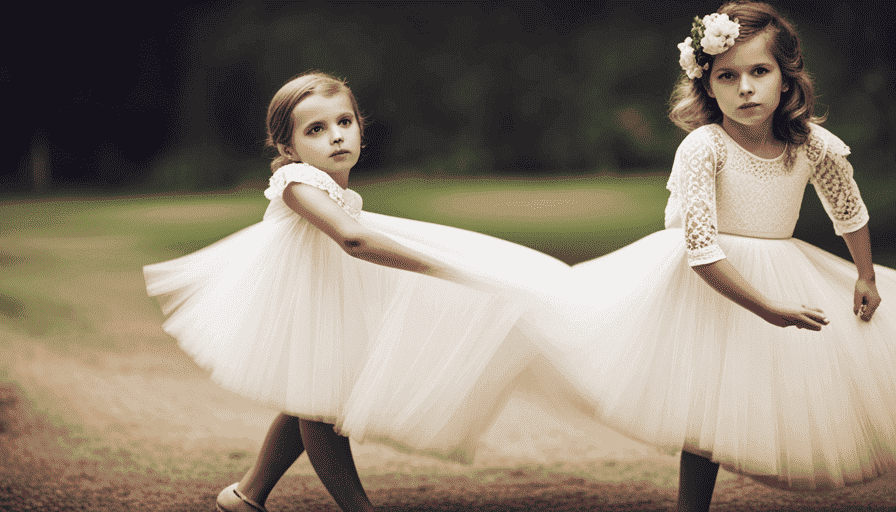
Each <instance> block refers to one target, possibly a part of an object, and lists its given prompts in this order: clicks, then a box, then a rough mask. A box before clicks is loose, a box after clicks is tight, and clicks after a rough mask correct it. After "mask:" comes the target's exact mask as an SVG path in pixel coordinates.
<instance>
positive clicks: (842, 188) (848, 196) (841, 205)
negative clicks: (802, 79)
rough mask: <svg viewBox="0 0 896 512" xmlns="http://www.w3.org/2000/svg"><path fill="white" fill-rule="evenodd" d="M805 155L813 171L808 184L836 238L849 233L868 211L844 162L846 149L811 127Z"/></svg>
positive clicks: (861, 224) (849, 168) (825, 132)
mask: <svg viewBox="0 0 896 512" xmlns="http://www.w3.org/2000/svg"><path fill="white" fill-rule="evenodd" d="M808 145H809V146H808V148H807V153H808V156H809V159H810V160H811V161H812V162H813V163H814V165H815V170H814V171H813V173H812V176H811V177H810V179H809V181H810V183H812V185H813V186H814V187H815V192H816V193H817V194H818V197H819V199H821V204H822V205H824V209H825V211H826V212H827V214H828V217H830V218H831V222H833V224H834V231H835V232H836V233H837V235H843V233H852V232H853V231H856V230H857V229H859V228H861V227H862V226H864V225H865V224H866V223H867V222H868V209H867V208H865V203H864V202H863V201H862V196H861V195H859V187H858V185H856V182H855V180H854V179H853V169H852V165H851V164H850V163H849V161H848V160H847V159H846V156H847V155H849V147H848V146H847V145H846V144H844V143H843V141H841V140H840V139H839V138H837V137H836V136H834V135H833V134H831V133H830V132H828V131H827V130H824V129H822V128H820V127H815V128H814V130H813V133H812V135H811V136H810V138H809V142H808Z"/></svg>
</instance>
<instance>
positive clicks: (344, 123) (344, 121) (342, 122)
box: [339, 117, 354, 126]
mask: <svg viewBox="0 0 896 512" xmlns="http://www.w3.org/2000/svg"><path fill="white" fill-rule="evenodd" d="M353 122H354V120H353V119H352V118H351V117H343V118H342V119H340V120H339V124H340V125H341V126H351V125H352V123H353Z"/></svg>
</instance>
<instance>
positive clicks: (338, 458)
mask: <svg viewBox="0 0 896 512" xmlns="http://www.w3.org/2000/svg"><path fill="white" fill-rule="evenodd" d="M301 428H302V439H303V440H304V441H305V448H306V449H307V450H308V458H309V459H310V460H311V465H312V466H314V470H315V471H316V472H317V476H318V478H320V481H321V482H323V484H324V487H326V488H327V490H328V491H330V495H331V496H333V499H334V500H336V504H337V505H339V508H341V509H342V510H344V511H372V510H373V505H372V504H371V503H370V500H369V499H367V493H365V492H364V487H363V486H362V485H361V478H360V477H359V476H358V470H357V469H356V468H355V461H354V459H353V458H352V450H351V447H350V446H349V443H348V438H347V437H342V436H340V435H339V434H337V433H336V432H334V431H333V425H331V424H329V423H321V422H319V421H309V420H301Z"/></svg>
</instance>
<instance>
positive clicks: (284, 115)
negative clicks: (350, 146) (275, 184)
mask: <svg viewBox="0 0 896 512" xmlns="http://www.w3.org/2000/svg"><path fill="white" fill-rule="evenodd" d="M339 93H345V94H346V95H347V96H348V99H349V101H350V102H351V104H352V110H353V111H354V114H355V119H356V122H357V123H358V128H359V130H360V131H361V136H362V137H363V136H364V118H362V117H361V112H360V111H359V110H358V101H357V100H356V99H355V95H354V94H353V93H352V90H351V89H349V88H348V85H346V83H345V80H341V79H339V78H336V77H334V76H331V75H328V74H326V73H321V72H320V71H310V72H307V73H303V74H301V75H299V76H297V77H295V78H293V79H292V80H290V81H289V82H286V84H285V85H284V86H283V87H281V88H280V90H279V91H277V94H274V98H273V99H271V104H270V105H268V116H267V130H268V137H267V140H266V141H265V146H268V147H271V148H274V150H277V144H283V145H284V146H289V145H291V144H292V135H293V131H294V129H295V126H294V124H293V123H294V118H293V115H292V113H293V110H295V108H296V105H298V104H299V103H301V101H302V100H304V99H305V98H307V97H308V96H311V95H312V94H320V95H322V96H325V97H327V98H329V97H331V96H333V95H335V94H339ZM291 162H292V160H290V159H289V158H288V157H285V156H283V155H281V154H280V153H279V151H278V152H277V156H276V157H275V158H274V160H272V161H271V171H276V170H277V169H279V168H281V167H283V166H284V165H286V164H288V163H291Z"/></svg>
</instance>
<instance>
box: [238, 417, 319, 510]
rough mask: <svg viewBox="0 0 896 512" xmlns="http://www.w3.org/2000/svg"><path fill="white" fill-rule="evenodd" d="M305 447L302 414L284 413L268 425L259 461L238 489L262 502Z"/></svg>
mask: <svg viewBox="0 0 896 512" xmlns="http://www.w3.org/2000/svg"><path fill="white" fill-rule="evenodd" d="M303 451H305V444H304V443H303V442H302V435H301V432H300V430H299V418H296V417H295V416H289V415H287V414H283V413H280V415H278V416H277V417H276V418H274V421H273V422H272V423H271V426H270V428H268V434H267V435H266V436H265V438H264V443H263V444H262V445H261V451H260V452H259V453H258V458H257V459H255V464H253V465H252V467H251V468H250V469H249V471H248V472H247V473H246V475H245V476H243V479H242V480H240V483H239V485H237V490H238V491H240V492H241V493H243V494H244V495H245V496H246V497H247V498H249V499H250V500H253V501H255V502H257V503H259V504H260V505H264V502H265V501H267V499H268V494H270V493H271V490H272V489H273V488H274V486H275V485H277V482H278V481H280V478H281V477H282V476H283V474H284V473H286V470H287V469H289V467H290V466H292V464H293V462H295V461H296V459H298V458H299V455H302V452H303Z"/></svg>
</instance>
